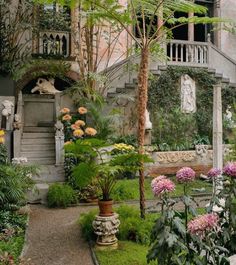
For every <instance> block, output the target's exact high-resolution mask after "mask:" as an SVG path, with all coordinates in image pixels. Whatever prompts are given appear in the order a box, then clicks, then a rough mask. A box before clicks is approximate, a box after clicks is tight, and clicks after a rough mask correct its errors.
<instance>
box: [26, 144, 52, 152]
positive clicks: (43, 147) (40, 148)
mask: <svg viewBox="0 0 236 265" xmlns="http://www.w3.org/2000/svg"><path fill="white" fill-rule="evenodd" d="M21 151H22V152H27V151H55V144H45V145H42V144H30V145H29V144H25V145H21Z"/></svg>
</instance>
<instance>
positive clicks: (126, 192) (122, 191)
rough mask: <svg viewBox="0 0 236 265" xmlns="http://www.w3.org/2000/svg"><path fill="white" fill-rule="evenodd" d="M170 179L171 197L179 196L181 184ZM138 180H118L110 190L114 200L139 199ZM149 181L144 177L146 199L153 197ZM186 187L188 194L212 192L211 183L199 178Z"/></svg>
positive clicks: (149, 179) (181, 188)
mask: <svg viewBox="0 0 236 265" xmlns="http://www.w3.org/2000/svg"><path fill="white" fill-rule="evenodd" d="M171 179H173V181H174V182H175V184H176V187H175V190H174V191H173V193H172V194H171V196H172V197H179V196H181V194H183V185H180V184H179V183H177V182H176V180H174V178H171ZM138 181H139V180H138V178H135V179H122V180H118V181H117V184H116V187H115V188H114V190H113V192H112V198H113V199H114V200H115V201H125V200H138V199H139V190H138V187H139V186H138V185H139V183H138ZM151 181H152V178H146V179H145V183H144V187H145V196H146V199H148V200H152V199H153V192H152V189H151ZM188 188H189V192H190V194H196V195H201V194H204V193H208V194H209V193H210V194H211V192H212V184H211V183H210V182H206V181H203V180H201V179H196V180H195V181H194V182H192V183H190V184H189V186H188Z"/></svg>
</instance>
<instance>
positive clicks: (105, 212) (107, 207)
mask: <svg viewBox="0 0 236 265" xmlns="http://www.w3.org/2000/svg"><path fill="white" fill-rule="evenodd" d="M112 204H113V200H109V201H102V200H99V201H98V206H99V215H100V216H112V215H113V211H112Z"/></svg>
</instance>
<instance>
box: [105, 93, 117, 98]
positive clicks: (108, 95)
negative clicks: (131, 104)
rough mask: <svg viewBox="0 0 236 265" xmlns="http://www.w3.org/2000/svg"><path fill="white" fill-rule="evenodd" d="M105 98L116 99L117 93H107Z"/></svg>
mask: <svg viewBox="0 0 236 265" xmlns="http://www.w3.org/2000/svg"><path fill="white" fill-rule="evenodd" d="M107 97H108V98H116V97H117V93H116V92H109V93H107Z"/></svg>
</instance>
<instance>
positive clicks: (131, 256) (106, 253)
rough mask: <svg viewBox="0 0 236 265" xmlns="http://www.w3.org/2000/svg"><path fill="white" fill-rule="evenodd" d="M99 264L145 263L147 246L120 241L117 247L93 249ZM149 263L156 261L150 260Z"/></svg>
mask: <svg viewBox="0 0 236 265" xmlns="http://www.w3.org/2000/svg"><path fill="white" fill-rule="evenodd" d="M94 252H95V254H96V257H97V260H98V263H99V265H110V264H113V265H146V264H147V259H146V255H147V252H148V246H143V245H139V244H136V243H134V242H130V241H120V242H119V245H118V247H117V249H114V248H112V247H110V248H109V247H108V248H106V249H99V248H96V247H95V249H94ZM149 264H150V265H154V264H156V262H150V263H149Z"/></svg>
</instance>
